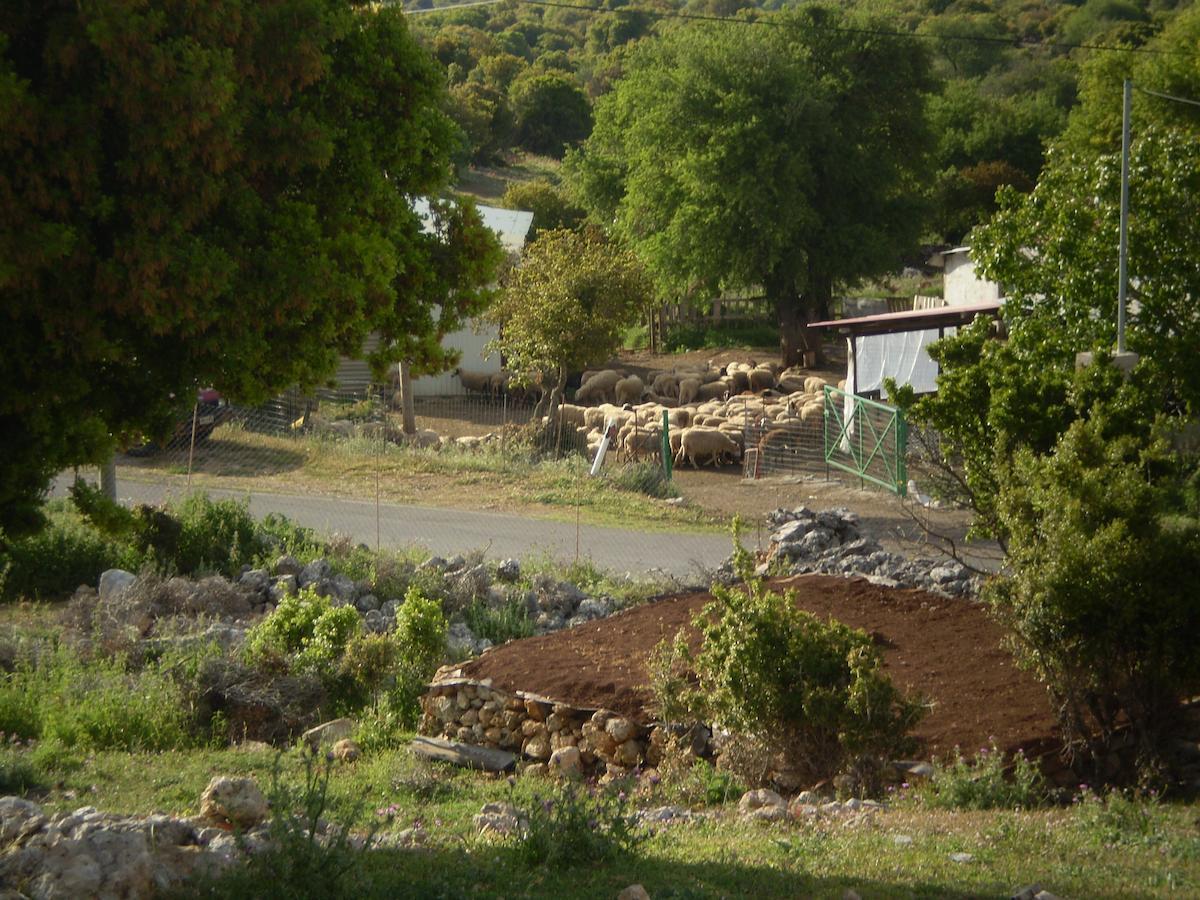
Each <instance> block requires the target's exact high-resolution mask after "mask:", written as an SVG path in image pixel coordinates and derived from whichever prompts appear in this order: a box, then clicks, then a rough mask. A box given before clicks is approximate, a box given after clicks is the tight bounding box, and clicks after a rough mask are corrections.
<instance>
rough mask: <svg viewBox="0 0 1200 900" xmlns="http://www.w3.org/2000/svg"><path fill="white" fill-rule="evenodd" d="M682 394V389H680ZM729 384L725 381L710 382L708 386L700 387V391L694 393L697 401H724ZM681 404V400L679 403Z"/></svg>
mask: <svg viewBox="0 0 1200 900" xmlns="http://www.w3.org/2000/svg"><path fill="white" fill-rule="evenodd" d="M680 391H681V393H682V387H681V388H680ZM729 393H730V391H729V383H728V382H725V381H712V382H709V383H708V384H702V385H700V390H699V391H697V392H696V399H698V400H717V399H722V400H723V399H725V398H727V397H728V396H729ZM680 402H682V400H681V401H680Z"/></svg>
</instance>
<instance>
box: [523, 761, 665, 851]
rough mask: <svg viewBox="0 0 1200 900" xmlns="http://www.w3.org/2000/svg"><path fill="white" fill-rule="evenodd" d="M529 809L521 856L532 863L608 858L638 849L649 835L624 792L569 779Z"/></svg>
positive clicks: (538, 799) (536, 801) (537, 800)
mask: <svg viewBox="0 0 1200 900" xmlns="http://www.w3.org/2000/svg"><path fill="white" fill-rule="evenodd" d="M525 812H526V817H527V821H528V827H527V828H526V830H525V831H524V833H523V834H522V836H521V838H520V839H519V841H518V844H517V857H518V858H519V859H520V860H521V861H522V862H523V863H524V864H525V865H527V866H541V865H544V866H547V867H550V868H556V867H564V866H571V865H579V864H583V863H593V862H603V861H608V860H612V859H614V858H616V857H618V856H622V855H625V854H628V853H632V852H633V850H634V849H636V847H637V845H638V844H639V843H641V841H642V840H643V839H644V835H643V834H641V833H639V832H638V831H637V829H636V826H635V823H634V819H633V816H632V815H630V814H629V813H628V812H627V797H626V796H625V793H624V792H614V791H613V790H602V789H596V788H589V787H583V786H581V785H577V784H575V783H573V782H567V783H566V784H564V785H562V786H561V787H559V788H558V790H557V791H555V793H553V794H552V795H550V796H549V797H534V798H533V802H532V803H531V804H530V805H529V806H528V807H527V808H526V810H525Z"/></svg>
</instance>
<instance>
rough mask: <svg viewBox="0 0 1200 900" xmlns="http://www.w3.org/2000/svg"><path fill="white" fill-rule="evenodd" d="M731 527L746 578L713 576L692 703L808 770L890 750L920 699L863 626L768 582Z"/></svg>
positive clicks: (700, 620) (701, 619)
mask: <svg viewBox="0 0 1200 900" xmlns="http://www.w3.org/2000/svg"><path fill="white" fill-rule="evenodd" d="M734 535H735V537H734V541H735V549H734V570H735V572H736V574H737V575H738V577H739V578H740V579H741V580H742V581H743V582H744V587H742V588H734V587H726V586H724V585H720V584H714V585H713V587H712V594H713V598H714V600H713V602H712V603H710V604H709V605H708V606H706V607H705V608H704V610H703V611H702V612H701V614H700V615H698V616H697V617H696V620H695V622H694V624H695V626H696V628H697V629H698V630H699V631H700V634H701V644H700V649H699V651H698V652H697V653H696V654H695V658H694V667H695V671H696V674H697V676H698V677H699V687H698V689H697V690H696V691H695V692H693V702H694V704H695V705H696V706H697V707H698V709H699V710H702V711H703V712H706V713H707V714H708V716H710V717H711V719H710V720H711V721H714V722H716V723H718V724H720V725H722V726H724V727H726V728H729V729H730V730H732V731H735V732H740V733H743V734H746V735H750V736H752V737H756V738H758V739H760V740H761V741H762V742H764V743H765V744H767V745H768V746H770V747H777V748H779V749H780V750H781V751H782V752H783V753H784V754H785V755H786V756H787V757H788V759H789V761H790V762H791V763H792V764H794V765H796V766H798V767H801V768H803V769H805V770H806V772H807V773H808V774H809V775H811V776H813V778H814V780H819V779H820V778H822V777H828V776H830V775H833V774H835V773H836V772H838V771H840V770H841V769H843V768H845V767H847V766H848V765H851V764H853V763H855V762H856V761H857V760H858V759H859V758H860V757H868V758H872V757H882V758H891V757H892V756H894V755H895V754H896V753H897V752H898V751H900V750H901V748H902V747H903V746H904V742H905V735H906V733H907V732H908V730H909V729H910V728H911V727H912V726H913V725H914V724H916V722H917V721H918V720H919V719H920V718H921V715H922V713H923V712H924V710H923V708H922V707H921V706H920V705H919V704H918V703H916V702H915V701H913V700H910V699H908V698H906V697H904V696H903V695H902V694H901V693H900V692H899V691H898V690H897V689H896V688H895V687H894V686H893V685H892V683H891V681H890V679H888V677H887V676H886V675H885V674H884V672H883V664H882V661H881V659H880V656H879V651H878V650H877V649H876V648H875V646H874V645H873V644H872V642H871V639H870V637H869V636H868V635H866V634H865V633H864V632H862V631H860V630H858V629H855V628H850V627H848V626H846V625H843V624H841V623H839V622H836V621H834V620H832V619H831V620H829V621H828V622H823V621H821V620H820V619H819V618H817V617H816V616H814V615H811V614H809V613H806V612H803V611H801V610H800V609H798V608H797V606H796V595H795V593H794V592H788V593H786V594H777V593H774V592H772V591H770V590H768V589H767V587H766V584H765V582H764V581H763V579H761V578H758V577H756V576H755V575H754V569H753V559H752V557H751V555H750V553H749V552H748V551H746V550H745V549H744V548H742V546H741V544H740V541H739V540H738V526H736V525H735V532H734Z"/></svg>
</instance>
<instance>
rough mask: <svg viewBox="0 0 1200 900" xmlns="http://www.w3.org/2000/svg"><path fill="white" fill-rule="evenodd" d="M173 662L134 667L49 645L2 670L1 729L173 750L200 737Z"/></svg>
mask: <svg viewBox="0 0 1200 900" xmlns="http://www.w3.org/2000/svg"><path fill="white" fill-rule="evenodd" d="M191 725H192V721H191V714H190V705H189V703H188V702H187V699H186V697H185V695H184V692H183V690H182V688H181V687H180V686H179V684H178V683H177V682H176V680H175V679H174V678H173V677H172V674H171V663H170V661H160V662H159V663H156V664H151V665H148V666H145V667H143V668H142V669H140V670H134V669H131V668H129V667H128V665H127V662H126V660H125V659H123V658H121V657H109V658H97V659H90V660H84V659H82V658H80V657H79V656H78V655H76V654H75V653H74V652H73V651H71V650H70V649H68V648H66V647H58V648H56V649H48V650H47V651H45V652H44V653H43V654H41V655H39V656H38V657H37V658H36V659H30V660H24V661H22V662H21V663H20V664H19V665H18V667H17V668H16V669H14V670H13V671H11V672H7V673H4V674H2V675H0V732H4V733H5V734H9V735H18V736H20V737H22V738H26V739H29V738H33V739H37V740H39V741H44V742H47V743H50V744H54V745H60V746H63V747H69V748H73V749H76V750H147V751H155V750H166V749H171V748H179V747H187V746H192V745H194V744H195V743H196V739H195V737H194V736H193V733H192V730H191Z"/></svg>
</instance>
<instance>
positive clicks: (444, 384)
mask: <svg viewBox="0 0 1200 900" xmlns="http://www.w3.org/2000/svg"><path fill="white" fill-rule="evenodd" d="M413 209H414V210H415V211H416V212H417V214H418V215H419V216H420V217H421V218H422V220H423V221H424V222H425V223H426V230H428V229H429V228H430V227H431V221H430V213H429V201H428V200H425V199H418V200H416V201H415V202H414V203H413ZM476 209H478V210H479V215H480V217H481V218H482V219H483V224H484V225H486V226H487V227H488V228H490V229H492V231H494V232H495V233H496V236H497V237H498V238H499V239H500V246H501V247H503V248H504V250H505V252H506V253H508V254H510V255H511V256H514V257H519V256H520V255H521V250H522V249H523V248H524V246H525V237H526V235H528V234H529V227H530V226H531V225H532V224H533V213H531V212H527V211H525V210H520V209H498V208H496V207H493V206H477V207H476ZM494 337H496V328H495V326H494V325H489V324H487V323H485V322H483V321H482V320H473V321H472V322H470V323H469V324H468V325H467V327H466V328H463V329H462V330H460V331H455V332H453V333H451V334H448V335H446V336H445V337H444V338H442V346H443V347H447V348H452V349H455V350H459V351H461V353H462V357H461V359H460V361H459V366H460V367H461V368H463V369H465V370H466V371H469V372H482V373H486V374H489V375H495V374H497V373H499V371H500V357H499V355H498V354H495V353H493V354H488V353H487V351H486V349H485V348H486V346H487V344H488V342H489V341H491V340H492V339H493V338H494ZM378 340H379V339H378V337H377V336H376V335H374V334H372V335H371V336H370V337H368V338H367V341H366V345H365V346H364V348H363V353H364V355H365V354H367V353H370V351H371V350H373V349H374V348H375V346H376V345H377V343H378ZM336 380H337V383H338V387H339V388H342V389H348V390H358V389H362V388H365V387H366V386H367V385H369V384H370V383H371V381H372V379H371V369H370V366H369V365H367V363H366V361H365V360H362V359H343V360H342V362H341V364H340V365H339V366H338V371H337V376H336ZM412 391H413V396H414V397H449V396H454V395H457V394H465V393H466V389H465V388H464V387H463V385H462V382H461V381H459V380H458V378H457V377H455V375H454V374H453V373H452V372H442V373H441V374H438V375H423V376H421V377H419V378H414V379H413V380H412Z"/></svg>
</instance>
